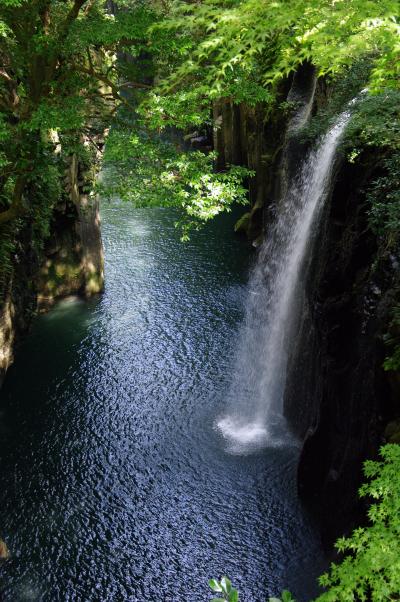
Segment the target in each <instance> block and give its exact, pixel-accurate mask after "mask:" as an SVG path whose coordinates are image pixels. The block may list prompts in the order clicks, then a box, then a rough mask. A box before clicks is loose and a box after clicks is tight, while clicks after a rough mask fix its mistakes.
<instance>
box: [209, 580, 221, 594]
mask: <svg viewBox="0 0 400 602" xmlns="http://www.w3.org/2000/svg"><path fill="white" fill-rule="evenodd" d="M208 585H209V586H210V587H211V589H212V590H213V592H222V587H221V585H220V584H219V582H218V581H217V580H216V579H210V580H209V582H208Z"/></svg>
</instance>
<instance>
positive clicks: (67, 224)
mask: <svg viewBox="0 0 400 602" xmlns="http://www.w3.org/2000/svg"><path fill="white" fill-rule="evenodd" d="M85 180H86V178H85V173H84V172H82V168H81V166H80V165H79V162H78V161H77V160H76V157H74V156H73V157H71V161H70V167H69V169H68V171H67V174H66V182H65V186H66V189H67V191H68V193H69V194H68V198H67V199H66V200H65V201H64V202H63V203H62V204H61V205H58V206H57V207H56V209H55V211H54V215H53V223H52V234H51V236H50V238H49V239H48V241H47V243H46V247H45V253H44V254H45V258H44V261H43V263H42V266H41V268H40V271H39V274H38V279H37V289H38V305H39V309H46V308H47V307H49V306H51V305H52V304H53V303H54V301H55V300H56V299H58V298H60V297H65V296H66V295H72V294H80V295H84V296H90V295H94V294H97V293H99V292H101V291H102V290H103V285H104V269H103V268H104V266H103V249H102V242H101V230H100V215H99V201H98V198H97V197H96V196H91V195H90V194H88V193H87V192H85V189H86V188H87V184H86V181H85Z"/></svg>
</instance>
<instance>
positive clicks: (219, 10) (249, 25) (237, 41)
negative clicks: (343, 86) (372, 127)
mask: <svg viewBox="0 0 400 602" xmlns="http://www.w3.org/2000/svg"><path fill="white" fill-rule="evenodd" d="M173 6H174V11H173V13H172V16H171V18H170V19H169V20H167V21H166V22H164V23H161V24H160V25H158V26H157V27H158V28H164V29H165V28H168V29H169V30H172V31H176V32H178V31H179V32H180V33H182V32H184V34H185V35H187V36H189V35H191V37H192V40H193V43H192V46H191V47H190V48H188V50H187V54H186V60H185V61H183V62H182V64H181V65H180V66H179V68H178V69H176V70H175V71H174V72H173V74H172V75H171V79H170V85H171V86H175V85H177V84H178V83H182V82H187V81H190V80H191V81H196V79H197V80H198V79H199V75H200V79H202V80H203V81H206V82H207V84H208V85H209V86H210V89H211V90H212V91H214V92H215V93H216V94H218V95H219V96H224V95H225V84H226V78H227V75H228V74H231V75H232V74H233V76H234V77H237V76H238V73H239V71H238V68H239V70H240V71H241V73H245V74H246V76H247V78H248V77H249V76H252V77H255V78H256V80H257V81H259V83H261V84H264V85H266V86H268V87H270V88H271V89H273V88H274V85H275V84H276V83H277V82H278V81H279V80H282V79H283V78H285V77H287V75H288V74H289V73H291V72H293V71H294V70H296V69H297V67H298V66H299V65H300V64H301V63H302V62H304V61H305V60H308V61H311V62H312V63H314V64H315V65H316V67H317V69H318V71H319V74H320V75H324V74H338V73H340V72H342V71H343V69H345V68H346V67H348V66H349V65H352V64H353V63H354V62H355V61H356V60H357V59H359V58H360V57H363V56H366V55H369V56H371V58H372V61H373V68H372V70H371V76H370V81H369V85H370V87H371V89H373V90H374V91H377V90H381V89H382V87H391V86H394V87H396V86H397V85H398V81H396V80H397V79H398V75H399V63H398V60H396V57H397V58H398V53H399V45H398V39H399V37H398V36H399V25H398V23H397V20H396V18H397V15H398V5H397V2H396V1H395V0H381V1H380V2H372V1H369V0H367V1H366V0H336V2H334V3H332V2H331V1H330V0H323V1H318V2H317V1H315V0H280V1H277V2H268V3H260V2H259V1H258V0H242V1H233V0H231V1H228V2H226V1H225V0H214V1H213V2H203V3H201V4H199V3H196V4H192V3H186V2H182V1H178V2H175V3H174V5H173Z"/></svg>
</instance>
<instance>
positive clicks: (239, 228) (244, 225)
mask: <svg viewBox="0 0 400 602" xmlns="http://www.w3.org/2000/svg"><path fill="white" fill-rule="evenodd" d="M250 218H251V213H250V212H249V211H248V212H247V213H244V214H243V215H242V217H240V218H239V219H238V221H237V222H236V224H235V227H234V229H235V232H237V233H238V234H242V233H243V234H246V236H247V232H248V229H249V226H250Z"/></svg>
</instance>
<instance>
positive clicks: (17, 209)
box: [0, 174, 27, 225]
mask: <svg viewBox="0 0 400 602" xmlns="http://www.w3.org/2000/svg"><path fill="white" fill-rule="evenodd" d="M26 180H27V176H26V174H23V175H20V176H18V177H17V180H16V182H15V186H14V192H13V198H12V201H11V205H10V206H9V208H8V209H6V210H5V211H3V212H1V213H0V225H1V224H6V223H7V222H10V221H11V220H13V219H15V218H17V217H19V216H20V215H23V214H24V213H25V212H26V208H25V207H24V206H23V204H22V194H23V192H24V188H25V185H26Z"/></svg>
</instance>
